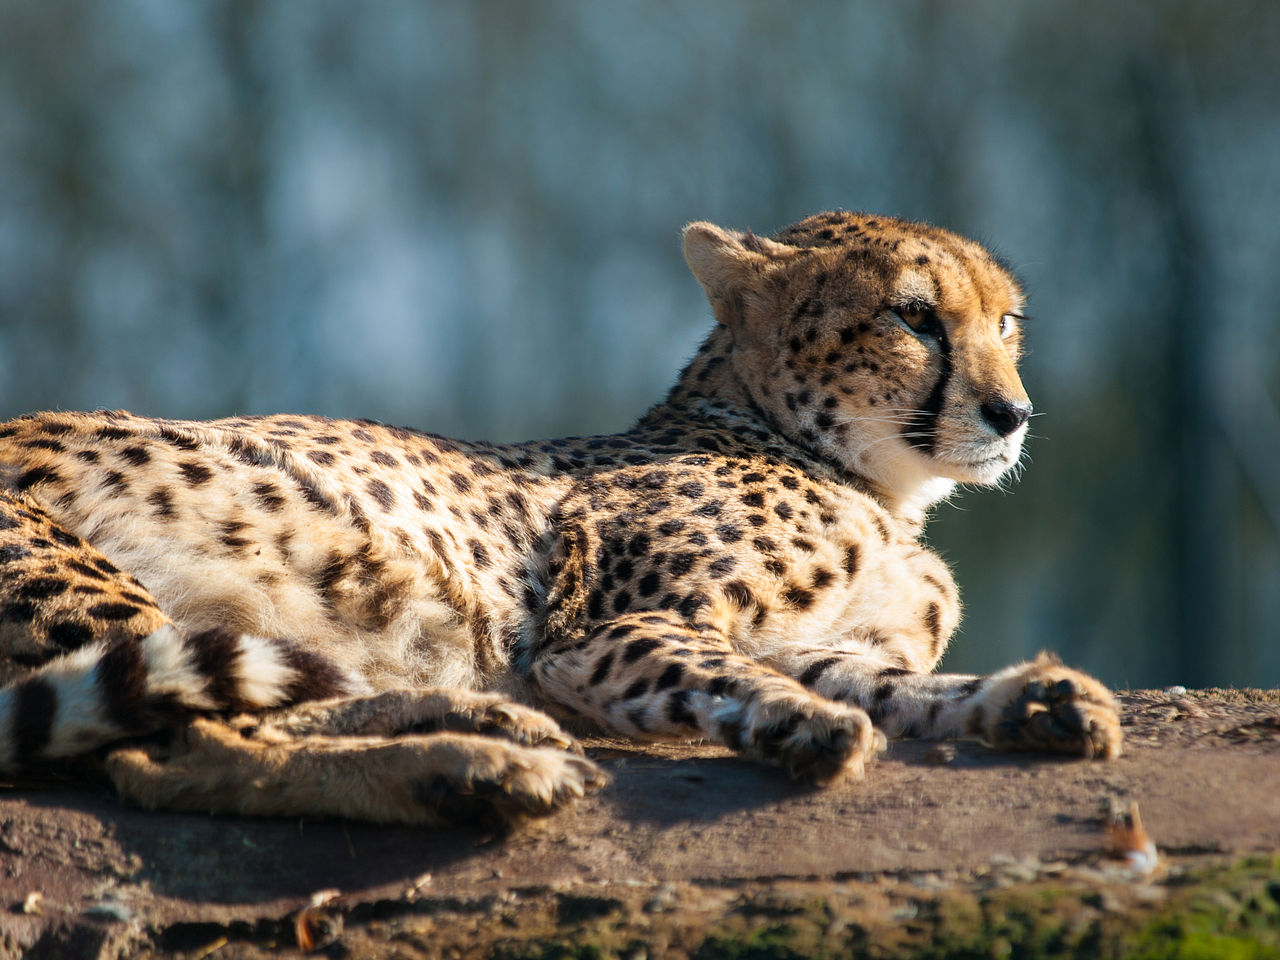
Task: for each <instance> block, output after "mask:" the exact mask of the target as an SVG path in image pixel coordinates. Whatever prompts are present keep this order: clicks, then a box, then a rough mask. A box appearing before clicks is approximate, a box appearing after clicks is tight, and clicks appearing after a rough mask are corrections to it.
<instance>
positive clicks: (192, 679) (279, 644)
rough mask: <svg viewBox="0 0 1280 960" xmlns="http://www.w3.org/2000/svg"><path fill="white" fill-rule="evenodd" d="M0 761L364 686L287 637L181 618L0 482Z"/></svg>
mask: <svg viewBox="0 0 1280 960" xmlns="http://www.w3.org/2000/svg"><path fill="white" fill-rule="evenodd" d="M0 662H3V663H4V664H5V667H6V673H5V680H7V681H9V685H8V686H6V687H5V688H4V689H2V690H0V770H15V769H19V768H21V767H23V766H25V765H28V764H30V763H33V762H36V761H39V760H41V759H42V758H50V757H62V756H71V755H74V754H77V753H83V752H85V751H87V750H91V749H93V748H94V747H97V746H100V745H102V744H106V743H110V742H112V741H113V740H118V739H121V738H122V737H126V736H130V735H134V734H140V733H146V732H149V731H151V730H155V729H158V728H160V727H164V726H168V725H170V724H173V723H175V722H177V721H179V720H181V719H182V718H184V717H188V716H190V715H191V714H193V713H198V712H204V711H243V710H258V709H263V708H268V707H275V706H281V705H284V704H286V703H291V702H297V701H300V700H307V699H314V698H319V697H332V696H334V695H337V694H340V693H355V692H363V689H364V687H363V685H362V682H361V681H360V680H359V679H358V678H353V677H349V676H347V675H346V674H344V673H342V672H341V671H340V670H338V669H337V668H336V667H335V666H333V665H332V664H331V663H330V662H329V661H327V660H325V659H324V658H322V657H319V656H317V655H316V654H314V653H312V652H310V651H308V650H305V649H304V648H302V647H300V646H299V645H297V644H295V643H292V642H290V641H288V640H284V639H278V638H263V637H254V636H250V635H247V634H242V633H238V632H236V631H233V630H229V629H223V628H217V629H212V630H206V631H203V632H199V633H194V634H187V633H184V632H183V631H181V630H179V629H178V627H177V626H176V625H175V624H174V623H173V622H172V621H171V620H170V619H169V617H168V616H166V615H165V613H164V612H163V611H162V610H160V608H159V607H158V606H157V604H156V602H155V599H154V598H153V597H152V596H151V595H150V594H149V593H148V592H147V590H146V588H145V587H143V586H142V584H140V583H139V582H138V581H137V580H136V579H134V578H133V577H132V576H130V575H129V574H128V573H126V572H124V571H122V570H119V569H117V568H116V567H115V566H114V565H113V564H112V563H111V562H110V561H109V560H108V559H107V558H106V557H104V556H103V555H102V554H101V553H100V552H99V551H98V550H96V549H94V548H93V546H91V545H90V544H88V543H86V542H85V541H84V540H82V539H81V538H80V537H78V536H76V535H75V534H73V533H70V532H69V531H67V530H66V529H64V528H63V527H61V526H59V525H58V524H56V523H54V522H53V521H52V520H51V519H50V518H49V516H48V515H47V514H46V513H45V512H44V511H43V510H41V509H40V508H39V507H38V506H37V505H36V504H34V503H33V502H32V501H31V500H30V499H28V498H27V497H25V496H11V495H9V494H5V493H3V492H0Z"/></svg>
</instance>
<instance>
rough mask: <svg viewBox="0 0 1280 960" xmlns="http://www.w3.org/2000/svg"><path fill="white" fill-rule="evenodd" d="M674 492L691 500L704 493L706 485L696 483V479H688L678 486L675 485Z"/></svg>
mask: <svg viewBox="0 0 1280 960" xmlns="http://www.w3.org/2000/svg"><path fill="white" fill-rule="evenodd" d="M676 493H678V494H680V495H681V496H682V497H688V498H689V499H691V500H696V499H697V498H698V497H700V496H702V495H703V494H704V493H706V487H704V486H703V485H702V484H700V483H698V482H697V481H696V480H690V481H689V482H688V483H682V484H680V486H678V487H676Z"/></svg>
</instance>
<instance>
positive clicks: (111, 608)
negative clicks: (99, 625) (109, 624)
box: [86, 603, 142, 620]
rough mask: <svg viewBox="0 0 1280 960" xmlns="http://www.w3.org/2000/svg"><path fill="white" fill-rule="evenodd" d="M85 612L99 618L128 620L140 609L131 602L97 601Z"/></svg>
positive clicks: (139, 611)
mask: <svg viewBox="0 0 1280 960" xmlns="http://www.w3.org/2000/svg"><path fill="white" fill-rule="evenodd" d="M86 612H87V613H88V614H89V616H91V617H96V618H97V619H99V620H128V619H130V618H131V617H134V616H136V615H137V614H139V613H141V612H142V611H141V610H140V609H139V608H138V607H135V606H134V605H133V604H131V603H99V604H95V605H94V606H92V607H90V608H89V609H88V610H87V611H86Z"/></svg>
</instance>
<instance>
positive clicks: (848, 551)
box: [843, 543, 858, 579]
mask: <svg viewBox="0 0 1280 960" xmlns="http://www.w3.org/2000/svg"><path fill="white" fill-rule="evenodd" d="M843 566H844V572H845V575H846V576H848V577H849V578H850V579H853V576H854V575H855V574H856V573H857V572H858V545H857V544H853V543H851V544H849V546H847V547H845V548H844V563H843Z"/></svg>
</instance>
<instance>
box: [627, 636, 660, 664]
mask: <svg viewBox="0 0 1280 960" xmlns="http://www.w3.org/2000/svg"><path fill="white" fill-rule="evenodd" d="M661 646H662V641H661V640H658V639H656V638H654V637H637V638H636V639H635V640H630V641H628V642H627V645H626V647H625V648H624V650H623V653H622V662H623V663H635V662H636V661H637V660H639V659H641V658H642V657H647V656H648V655H649V654H650V653H652V652H653V651H654V650H657V649H658V648H659V647H661Z"/></svg>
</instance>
